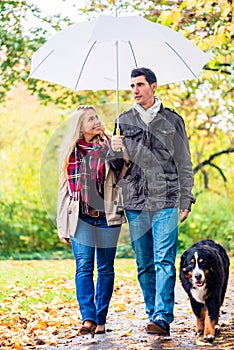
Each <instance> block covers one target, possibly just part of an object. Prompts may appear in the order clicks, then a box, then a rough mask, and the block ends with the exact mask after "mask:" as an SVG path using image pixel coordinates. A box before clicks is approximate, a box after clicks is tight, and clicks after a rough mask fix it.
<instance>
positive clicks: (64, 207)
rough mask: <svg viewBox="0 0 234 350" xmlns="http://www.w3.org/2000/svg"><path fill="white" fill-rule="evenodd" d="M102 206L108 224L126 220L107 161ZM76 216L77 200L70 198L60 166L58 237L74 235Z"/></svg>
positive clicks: (118, 191) (113, 176)
mask: <svg viewBox="0 0 234 350" xmlns="http://www.w3.org/2000/svg"><path fill="white" fill-rule="evenodd" d="M60 164H61V163H60ZM104 206H105V213H106V220H107V223H108V225H120V224H123V223H124V222H126V218H125V216H124V211H123V205H122V195H121V188H120V187H119V186H118V184H117V183H116V179H115V174H114V172H113V171H112V170H111V169H110V166H109V164H108V162H106V180H105V183H104ZM78 217H79V201H74V200H73V199H71V194H70V188H69V184H68V180H67V179H65V180H63V176H62V167H61V166H60V174H59V189H58V212H57V228H58V235H59V237H66V238H69V237H70V236H74V235H75V233H76V227H77V223H78Z"/></svg>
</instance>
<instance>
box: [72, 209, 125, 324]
mask: <svg viewBox="0 0 234 350" xmlns="http://www.w3.org/2000/svg"><path fill="white" fill-rule="evenodd" d="M120 228H121V226H120V225H117V226H108V225H107V222H106V217H105V216H102V217H100V218H92V217H90V216H87V215H82V216H81V217H79V220H78V226H77V231H76V235H75V237H72V238H71V242H72V249H73V254H74V257H75V260H76V276H75V281H76V296H77V300H78V303H79V306H80V312H81V316H82V322H83V323H84V322H85V321H86V320H90V321H93V322H95V323H97V324H100V325H103V324H105V323H106V316H107V312H108V307H109V303H110V299H111V296H112V292H113V286H114V258H115V253H116V246H117V242H118V238H119V233H120ZM95 252H96V260H97V271H98V276H97V282H96V293H95V287H94V279H93V277H94V276H93V273H94V261H95Z"/></svg>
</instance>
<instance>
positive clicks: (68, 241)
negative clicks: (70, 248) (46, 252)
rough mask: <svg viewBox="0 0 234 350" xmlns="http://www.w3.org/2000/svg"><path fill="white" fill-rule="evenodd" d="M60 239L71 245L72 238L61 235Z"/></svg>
mask: <svg viewBox="0 0 234 350" xmlns="http://www.w3.org/2000/svg"><path fill="white" fill-rule="evenodd" d="M59 239H60V241H62V242H63V243H65V244H66V245H71V242H70V238H67V237H59Z"/></svg>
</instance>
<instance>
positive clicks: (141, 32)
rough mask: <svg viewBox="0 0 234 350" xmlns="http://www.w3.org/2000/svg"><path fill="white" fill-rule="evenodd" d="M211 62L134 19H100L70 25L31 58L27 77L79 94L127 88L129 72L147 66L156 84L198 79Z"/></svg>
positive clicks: (168, 32) (163, 30)
mask: <svg viewBox="0 0 234 350" xmlns="http://www.w3.org/2000/svg"><path fill="white" fill-rule="evenodd" d="M209 60H210V57H209V55H208V54H206V53H205V52H203V51H202V50H200V49H199V48H198V47H197V46H196V45H194V44H193V42H191V41H190V40H188V39H186V38H185V37H184V36H183V35H181V34H180V33H178V32H176V31H174V30H173V29H171V28H169V27H166V26H163V25H160V24H156V23H153V22H151V21H148V20H146V19H145V18H143V17H139V16H125V17H113V16H100V17H98V18H97V19H94V20H91V21H86V22H80V23H77V24H74V25H71V26H69V27H67V28H65V29H63V30H61V31H59V32H58V33H56V34H55V35H54V36H53V37H51V38H50V39H49V40H48V41H47V42H46V43H45V44H43V45H42V46H41V47H40V48H39V49H38V50H37V51H36V52H35V53H34V54H33V56H32V62H31V71H30V75H29V78H36V79H42V80H45V81H49V82H51V83H55V84H59V85H62V86H65V87H68V88H70V89H72V90H74V91H79V90H105V89H107V90H116V91H117V93H118V91H119V90H129V89H130V72H131V70H132V69H133V68H137V67H143V66H144V67H148V68H150V69H152V70H153V71H154V72H155V74H156V76H157V81H158V85H164V84H168V83H176V82H180V81H183V80H190V79H195V78H198V75H199V73H200V72H201V69H202V67H203V66H204V64H205V63H206V62H208V61H209Z"/></svg>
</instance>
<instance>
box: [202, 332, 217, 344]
mask: <svg viewBox="0 0 234 350" xmlns="http://www.w3.org/2000/svg"><path fill="white" fill-rule="evenodd" d="M214 338H215V336H214V335H213V334H206V335H204V342H206V343H213V341H214Z"/></svg>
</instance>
